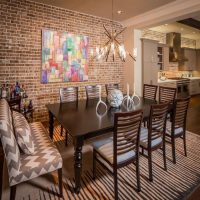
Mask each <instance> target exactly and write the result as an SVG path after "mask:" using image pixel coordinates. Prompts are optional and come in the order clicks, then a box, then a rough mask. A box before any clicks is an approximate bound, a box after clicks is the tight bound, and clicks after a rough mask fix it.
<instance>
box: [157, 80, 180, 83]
mask: <svg viewBox="0 0 200 200" xmlns="http://www.w3.org/2000/svg"><path fill="white" fill-rule="evenodd" d="M172 82H173V83H175V82H177V80H172V79H166V80H164V81H162V80H160V79H158V83H172Z"/></svg>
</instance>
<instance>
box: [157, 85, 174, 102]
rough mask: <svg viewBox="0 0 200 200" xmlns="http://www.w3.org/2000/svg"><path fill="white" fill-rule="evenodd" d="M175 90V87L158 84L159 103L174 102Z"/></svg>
mask: <svg viewBox="0 0 200 200" xmlns="http://www.w3.org/2000/svg"><path fill="white" fill-rule="evenodd" d="M176 92H177V90H176V88H170V87H163V86H159V103H166V102H168V103H174V101H175V99H176Z"/></svg>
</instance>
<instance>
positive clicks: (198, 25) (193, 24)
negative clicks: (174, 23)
mask: <svg viewBox="0 0 200 200" xmlns="http://www.w3.org/2000/svg"><path fill="white" fill-rule="evenodd" d="M178 22H179V23H181V24H185V25H188V26H191V27H193V28H196V29H199V30H200V21H198V20H196V19H193V18H188V19H184V20H180V21H178Z"/></svg>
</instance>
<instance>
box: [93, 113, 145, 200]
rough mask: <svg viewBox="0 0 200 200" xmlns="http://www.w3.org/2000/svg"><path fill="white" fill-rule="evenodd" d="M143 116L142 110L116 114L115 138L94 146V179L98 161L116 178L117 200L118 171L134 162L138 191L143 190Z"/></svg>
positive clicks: (116, 192)
mask: <svg viewBox="0 0 200 200" xmlns="http://www.w3.org/2000/svg"><path fill="white" fill-rule="evenodd" d="M142 116H143V112H142V110H138V111H132V112H125V113H115V114H114V131H113V137H111V138H108V139H102V140H99V141H97V142H95V143H94V144H93V178H94V179H95V177H96V161H98V163H100V164H101V165H103V166H104V167H105V168H107V170H109V171H110V172H111V174H113V176H114V191H115V199H118V184H117V182H118V178H117V171H118V169H119V168H122V167H124V166H127V165H129V164H131V163H134V162H135V165H136V177H137V190H138V191H140V190H141V186H140V170H139V141H140V128H141V121H142Z"/></svg>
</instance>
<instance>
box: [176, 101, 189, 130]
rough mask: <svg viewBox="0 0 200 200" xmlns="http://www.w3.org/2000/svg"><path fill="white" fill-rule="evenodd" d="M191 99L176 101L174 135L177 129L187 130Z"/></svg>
mask: <svg viewBox="0 0 200 200" xmlns="http://www.w3.org/2000/svg"><path fill="white" fill-rule="evenodd" d="M189 101H190V97H188V98H184V99H176V101H175V104H174V114H173V120H172V134H173V132H174V130H175V128H180V127H181V128H183V130H185V129H186V117H187V111H188V105H189Z"/></svg>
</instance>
